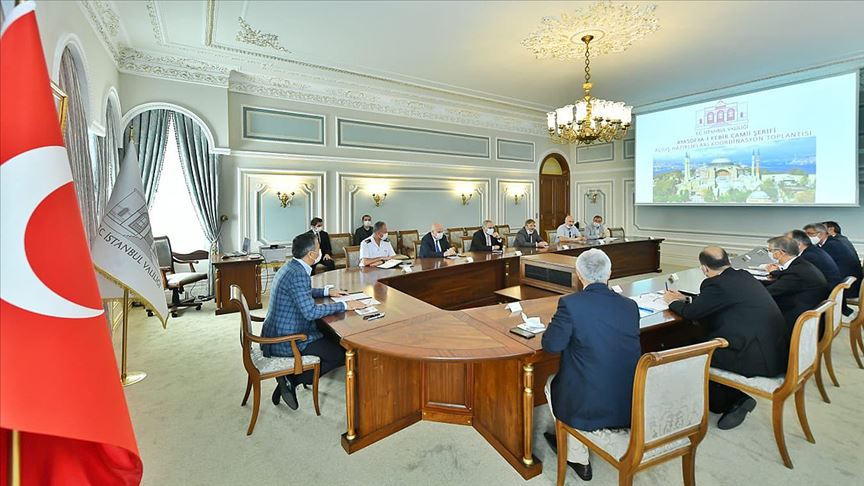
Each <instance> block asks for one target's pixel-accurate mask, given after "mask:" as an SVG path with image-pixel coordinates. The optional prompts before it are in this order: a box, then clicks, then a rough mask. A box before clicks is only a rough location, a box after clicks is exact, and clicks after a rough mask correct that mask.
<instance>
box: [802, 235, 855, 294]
mask: <svg viewBox="0 0 864 486" xmlns="http://www.w3.org/2000/svg"><path fill="white" fill-rule="evenodd" d="M804 232H805V233H807V235H808V236H810V237H812V238H814V240H815V241H818V243H816V244H817V245H819V246H820V247H821V248H822V249H823V250H825V253H827V254H828V255H830V256H831V259H832V260H834V263H836V264H837V268H838V269H839V270H840V277H841V278H846V277H849V276H851V277H855V282H854V283H853V284H852V287H851V288H850V289H849V290H847V291H846V292H845V297H846V298H849V299H853V298H855V297H858V291H859V289H860V288H861V278H862V277H864V275H862V270H861V261H860V260H858V253H856V252H855V251H854V250H850V249H849V247H847V246H846V245H845V244H843V242H841V241H840V240H838V239H837V238H835V237H833V236H830V235H829V234H828V228H826V227H825V225H824V224H822V223H814V224H808V225H807V226H805V227H804ZM817 239H818V240H817Z"/></svg>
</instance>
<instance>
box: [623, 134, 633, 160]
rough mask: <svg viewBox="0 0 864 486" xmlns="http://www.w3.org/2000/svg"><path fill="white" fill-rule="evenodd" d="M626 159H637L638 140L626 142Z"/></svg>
mask: <svg viewBox="0 0 864 486" xmlns="http://www.w3.org/2000/svg"><path fill="white" fill-rule="evenodd" d="M623 145H624V158H625V159H635V158H636V140H634V139H632V138H631V139H628V140H624V143H623Z"/></svg>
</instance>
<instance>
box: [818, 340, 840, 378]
mask: <svg viewBox="0 0 864 486" xmlns="http://www.w3.org/2000/svg"><path fill="white" fill-rule="evenodd" d="M832 343H833V341H832V342H829V343H828V347H827V348H826V349H825V351H824V352H823V353H822V354H823V355H825V367H826V368H828V376H829V377H831V383H833V384H834V386H840V382H839V381H837V375H835V374H834V363H833V362H832V361H831V344H832Z"/></svg>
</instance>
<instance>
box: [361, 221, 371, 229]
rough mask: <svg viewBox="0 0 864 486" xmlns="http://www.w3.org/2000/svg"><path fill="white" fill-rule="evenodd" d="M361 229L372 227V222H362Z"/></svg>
mask: <svg viewBox="0 0 864 486" xmlns="http://www.w3.org/2000/svg"><path fill="white" fill-rule="evenodd" d="M363 227H364V228H371V227H372V221H363Z"/></svg>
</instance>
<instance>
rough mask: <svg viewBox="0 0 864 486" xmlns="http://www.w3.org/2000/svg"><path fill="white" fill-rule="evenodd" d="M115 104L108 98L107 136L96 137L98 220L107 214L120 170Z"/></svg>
mask: <svg viewBox="0 0 864 486" xmlns="http://www.w3.org/2000/svg"><path fill="white" fill-rule="evenodd" d="M115 114H116V111H115V109H114V104H113V102H112V101H111V100H108V108H107V110H106V113H105V137H96V175H95V178H96V216H97V222H99V221H101V220H102V216H103V215H104V214H105V206H106V205H107V204H108V198H109V197H111V191H112V190H113V189H114V181H115V180H116V179H117V173H118V172H119V171H120V152H119V151H118V148H117V145H118V144H117V141H118V132H117V130H118V125H119V122H118V121H117V119H116V116H115Z"/></svg>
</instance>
